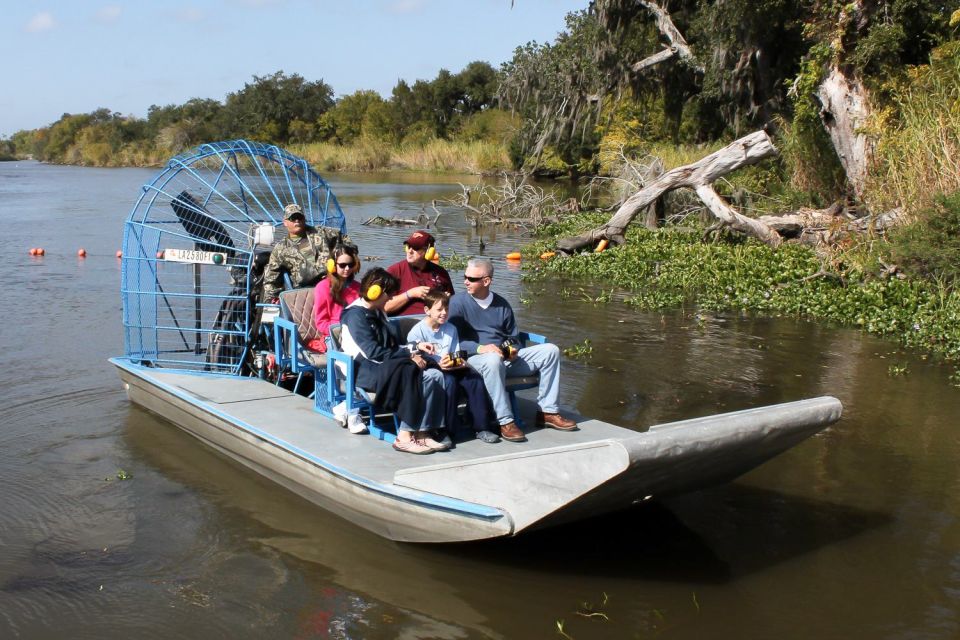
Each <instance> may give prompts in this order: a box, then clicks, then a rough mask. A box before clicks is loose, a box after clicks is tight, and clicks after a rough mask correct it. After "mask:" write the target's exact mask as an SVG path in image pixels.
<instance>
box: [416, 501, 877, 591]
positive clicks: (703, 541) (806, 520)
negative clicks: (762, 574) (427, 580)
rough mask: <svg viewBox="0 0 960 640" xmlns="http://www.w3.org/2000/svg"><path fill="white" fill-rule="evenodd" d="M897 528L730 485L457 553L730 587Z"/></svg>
mask: <svg viewBox="0 0 960 640" xmlns="http://www.w3.org/2000/svg"><path fill="white" fill-rule="evenodd" d="M892 521H893V519H892V518H891V517H890V516H888V515H886V514H883V513H879V512H872V511H866V510H863V509H858V508H854V507H848V506H844V505H840V504H835V503H831V502H828V501H823V500H812V499H809V498H805V497H800V496H792V495H788V494H785V493H782V492H779V491H771V490H767V489H760V488H756V487H750V486H747V485H742V484H731V485H726V486H722V487H718V488H715V489H708V490H703V491H699V492H697V493H695V494H690V495H687V496H682V497H678V498H672V499H667V500H665V501H663V502H651V503H647V504H644V505H641V506H639V507H637V508H635V509H632V510H630V511H625V512H620V513H614V514H609V515H605V516H600V517H595V518H591V519H589V520H584V521H580V522H575V523H570V524H565V525H561V526H558V527H554V528H551V529H546V530H541V531H534V532H531V533H529V534H525V535H523V536H520V537H518V538H513V539H506V540H494V541H489V542H484V543H473V544H468V545H459V546H458V547H457V548H456V549H455V550H452V551H450V552H451V553H455V554H457V555H469V556H472V557H474V558H476V559H478V560H483V561H484V562H494V563H501V564H504V565H509V566H512V567H524V568H527V569H532V570H539V571H553V570H556V569H557V568H562V570H563V571H564V572H566V573H571V574H576V575H580V576H594V577H606V578H627V577H630V578H640V579H646V580H656V581H671V582H693V583H704V582H707V583H723V582H727V581H730V580H732V579H736V578H739V577H742V576H744V575H747V574H750V573H753V572H755V571H763V570H766V569H768V568H770V567H771V566H773V565H776V564H778V563H781V562H785V561H788V560H791V559H794V558H797V557H800V556H803V555H804V554H807V553H811V552H814V551H816V550H818V549H820V548H822V547H827V546H829V545H832V544H835V543H837V542H840V541H843V540H845V539H847V538H852V537H854V536H857V535H860V534H862V533H864V532H866V531H869V530H871V529H875V528H878V527H882V526H886V525H889V524H890V523H891V522H892ZM718 523H720V524H718ZM571 541H577V542H575V543H574V544H575V545H576V553H570V551H571V549H570V546H571ZM431 550H432V551H433V552H437V553H441V554H442V553H447V552H448V548H446V547H442V546H434V547H431Z"/></svg>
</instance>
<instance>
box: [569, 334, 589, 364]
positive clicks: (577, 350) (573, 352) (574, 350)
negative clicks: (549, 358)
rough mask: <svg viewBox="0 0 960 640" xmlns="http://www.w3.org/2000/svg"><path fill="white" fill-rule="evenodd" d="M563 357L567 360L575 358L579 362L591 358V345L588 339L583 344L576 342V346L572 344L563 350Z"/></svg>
mask: <svg viewBox="0 0 960 640" xmlns="http://www.w3.org/2000/svg"><path fill="white" fill-rule="evenodd" d="M563 355H565V356H567V357H568V358H576V359H580V360H587V359H589V358H591V357H593V345H592V344H590V338H587V339H586V340H584V341H583V342H578V343H577V344H572V345H570V346H569V347H566V348H565V349H564V350H563Z"/></svg>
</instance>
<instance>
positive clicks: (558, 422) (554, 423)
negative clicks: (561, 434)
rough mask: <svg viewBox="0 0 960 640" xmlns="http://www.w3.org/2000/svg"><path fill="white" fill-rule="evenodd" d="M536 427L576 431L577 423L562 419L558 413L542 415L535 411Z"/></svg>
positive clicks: (540, 412) (542, 413)
mask: <svg viewBox="0 0 960 640" xmlns="http://www.w3.org/2000/svg"><path fill="white" fill-rule="evenodd" d="M537 426H538V427H550V428H551V429H558V430H560V431H576V430H577V423H576V422H574V421H573V420H571V419H570V418H564V417H563V416H562V415H560V414H559V413H544V412H543V411H537Z"/></svg>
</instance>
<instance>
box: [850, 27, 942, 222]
mask: <svg viewBox="0 0 960 640" xmlns="http://www.w3.org/2000/svg"><path fill="white" fill-rule="evenodd" d="M955 15H960V11H958V12H957V14H955ZM958 20H960V18H958ZM958 24H960V22H958ZM891 102H892V105H893V107H891V108H888V109H885V110H883V111H881V112H880V113H878V114H877V116H876V118H875V122H874V123H872V125H871V129H873V130H875V131H877V132H878V133H881V134H882V135H879V136H878V143H877V149H876V158H877V164H878V168H877V169H876V170H875V171H874V172H873V174H872V178H871V181H870V183H869V186H870V198H869V201H870V203H871V204H872V205H873V206H874V208H875V209H877V210H884V209H889V208H892V207H894V206H903V207H904V208H905V209H906V211H907V213H908V214H914V213H916V212H917V211H919V210H922V209H924V208H927V207H929V206H931V204H932V200H933V198H934V196H935V195H936V194H941V193H954V192H956V191H958V190H960V40H954V41H952V42H949V43H947V44H945V45H943V46H941V47H939V48H937V49H935V50H934V51H933V52H932V54H931V56H930V63H929V64H926V65H920V66H918V67H914V68H912V69H911V70H910V71H909V73H908V80H907V81H906V82H905V83H903V84H900V85H898V86H896V87H895V88H894V89H893V98H892V100H891Z"/></svg>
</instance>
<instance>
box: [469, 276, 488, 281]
mask: <svg viewBox="0 0 960 640" xmlns="http://www.w3.org/2000/svg"><path fill="white" fill-rule="evenodd" d="M486 277H488V276H477V277H475V278H474V277H472V276H467V275H465V276H463V279H464V280H466V281H467V282H480V281H481V280H483V279H484V278H486Z"/></svg>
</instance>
